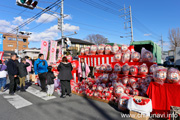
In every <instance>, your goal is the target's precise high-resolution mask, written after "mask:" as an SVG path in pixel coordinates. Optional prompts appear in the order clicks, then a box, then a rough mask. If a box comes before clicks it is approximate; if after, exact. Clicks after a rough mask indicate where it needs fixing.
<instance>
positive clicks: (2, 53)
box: [0, 51, 4, 60]
mask: <svg viewBox="0 0 180 120" xmlns="http://www.w3.org/2000/svg"><path fill="white" fill-rule="evenodd" d="M3 55H4V52H1V51H0V60H2V58H3Z"/></svg>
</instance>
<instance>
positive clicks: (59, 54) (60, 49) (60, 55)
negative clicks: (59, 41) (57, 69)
mask: <svg viewBox="0 0 180 120" xmlns="http://www.w3.org/2000/svg"><path fill="white" fill-rule="evenodd" d="M60 57H62V47H61V45H60V46H59V53H58V59H60Z"/></svg>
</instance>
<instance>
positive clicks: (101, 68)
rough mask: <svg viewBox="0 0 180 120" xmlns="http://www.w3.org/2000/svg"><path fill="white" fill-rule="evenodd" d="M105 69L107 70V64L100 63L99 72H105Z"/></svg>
mask: <svg viewBox="0 0 180 120" xmlns="http://www.w3.org/2000/svg"><path fill="white" fill-rule="evenodd" d="M106 70H107V66H106V65H103V64H102V65H101V67H100V71H101V72H106Z"/></svg>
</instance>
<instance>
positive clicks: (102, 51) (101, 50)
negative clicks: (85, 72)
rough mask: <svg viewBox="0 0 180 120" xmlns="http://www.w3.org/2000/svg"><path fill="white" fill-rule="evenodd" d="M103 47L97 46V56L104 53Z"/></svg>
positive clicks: (102, 45)
mask: <svg viewBox="0 0 180 120" xmlns="http://www.w3.org/2000/svg"><path fill="white" fill-rule="evenodd" d="M104 47H105V45H104V44H101V45H99V46H98V50H97V52H98V54H99V55H103V53H104Z"/></svg>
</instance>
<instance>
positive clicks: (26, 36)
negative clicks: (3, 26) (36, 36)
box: [0, 32, 29, 38]
mask: <svg viewBox="0 0 180 120" xmlns="http://www.w3.org/2000/svg"><path fill="white" fill-rule="evenodd" d="M0 34H3V36H13V37H16V34H13V33H5V32H0ZM18 36H19V37H25V38H29V36H28V35H18Z"/></svg>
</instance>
